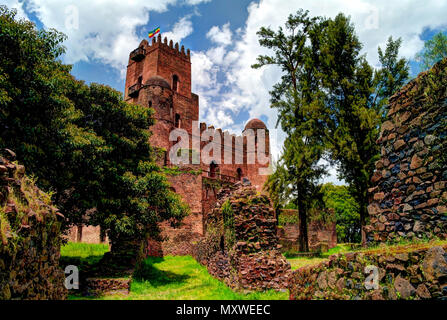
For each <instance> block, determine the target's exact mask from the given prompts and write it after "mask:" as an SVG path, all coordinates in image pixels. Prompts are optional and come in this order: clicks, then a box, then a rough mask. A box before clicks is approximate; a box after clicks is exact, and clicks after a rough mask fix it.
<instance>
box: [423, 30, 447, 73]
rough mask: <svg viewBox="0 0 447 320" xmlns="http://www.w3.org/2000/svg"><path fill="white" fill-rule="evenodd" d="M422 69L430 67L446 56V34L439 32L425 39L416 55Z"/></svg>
mask: <svg viewBox="0 0 447 320" xmlns="http://www.w3.org/2000/svg"><path fill="white" fill-rule="evenodd" d="M416 58H417V59H418V60H419V61H420V62H421V64H422V68H423V69H424V70H426V69H430V68H431V67H432V66H433V65H434V64H435V63H436V62H438V61H441V60H442V59H444V58H447V34H445V33H443V32H439V33H437V34H436V35H434V36H433V38H431V39H430V40H427V41H425V43H424V48H423V49H422V51H421V52H419V53H418V54H417V55H416Z"/></svg>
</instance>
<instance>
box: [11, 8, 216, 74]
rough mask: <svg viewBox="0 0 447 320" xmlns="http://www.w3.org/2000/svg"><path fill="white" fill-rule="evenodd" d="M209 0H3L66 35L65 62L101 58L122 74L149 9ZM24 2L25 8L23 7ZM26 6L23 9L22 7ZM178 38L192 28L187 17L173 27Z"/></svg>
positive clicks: (147, 16)
mask: <svg viewBox="0 0 447 320" xmlns="http://www.w3.org/2000/svg"><path fill="white" fill-rule="evenodd" d="M208 1H209V0H133V1H121V0H109V1H103V0H78V1H76V2H74V1H72V0H28V1H26V2H20V1H19V0H6V5H7V6H8V7H10V8H17V10H18V15H19V16H20V17H26V13H25V12H30V13H33V14H35V15H36V16H37V18H38V19H39V20H40V21H41V22H42V24H43V25H44V26H45V27H46V28H55V29H57V30H59V31H61V32H63V33H65V34H66V35H67V36H68V39H67V40H66V42H65V43H64V45H65V46H66V47H67V53H66V55H65V56H64V61H65V62H66V63H72V64H74V63H76V62H79V61H100V62H101V63H104V64H107V65H109V66H111V67H112V68H114V69H116V70H118V71H120V72H121V75H122V76H124V75H125V69H126V65H127V60H128V55H129V52H130V51H131V50H133V49H135V48H136V47H137V46H138V44H139V42H140V41H141V35H138V34H137V28H138V27H140V26H144V25H146V24H147V23H148V22H149V17H150V15H149V14H150V12H151V11H154V12H164V11H166V10H168V8H169V6H170V5H174V4H179V3H180V4H184V5H197V4H199V3H201V2H208ZM24 5H25V8H24ZM23 9H25V10H23ZM176 27H177V28H182V29H181V30H180V33H179V34H180V36H179V35H176V36H177V37H179V40H181V39H180V38H184V37H186V36H187V35H189V34H190V33H191V32H192V24H191V22H190V21H189V20H188V19H181V20H180V21H179V22H178V24H176V25H175V26H174V29H173V31H178V30H179V29H175V28H176Z"/></svg>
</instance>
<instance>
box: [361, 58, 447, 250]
mask: <svg viewBox="0 0 447 320" xmlns="http://www.w3.org/2000/svg"><path fill="white" fill-rule="evenodd" d="M388 118H389V119H388V121H386V122H385V123H383V125H382V128H381V133H380V138H379V139H378V143H379V144H380V145H381V146H382V149H381V150H382V151H381V159H380V160H378V161H377V162H376V171H375V172H374V175H373V177H372V182H373V183H374V185H375V186H374V187H373V188H371V189H370V190H369V192H370V197H371V202H370V205H369V207H368V212H369V215H370V224H369V225H368V226H366V228H365V232H366V235H367V240H368V241H369V242H378V241H395V240H398V239H401V238H407V239H412V238H422V239H426V238H428V239H431V238H436V237H438V238H443V239H445V238H446V237H447V148H446V145H447V143H446V141H447V139H446V137H447V59H444V60H443V61H441V62H439V63H438V64H436V65H435V66H434V67H433V68H432V69H431V70H429V71H426V72H424V73H421V74H420V75H419V76H418V77H417V78H416V79H414V80H413V81H411V82H410V83H408V84H407V85H406V86H405V87H404V88H403V89H402V90H401V91H400V92H398V93H397V94H395V95H394V96H393V97H391V98H390V105H389V112H388Z"/></svg>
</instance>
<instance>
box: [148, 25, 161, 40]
mask: <svg viewBox="0 0 447 320" xmlns="http://www.w3.org/2000/svg"><path fill="white" fill-rule="evenodd" d="M159 32H160V27H157V28H155V29H154V30H152V31H149V38H152V37H153V36H155V35H156V34H157V33H159Z"/></svg>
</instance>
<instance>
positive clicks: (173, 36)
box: [163, 15, 193, 43]
mask: <svg viewBox="0 0 447 320" xmlns="http://www.w3.org/2000/svg"><path fill="white" fill-rule="evenodd" d="M190 19H191V16H190V15H188V16H185V17H183V18H181V19H180V20H179V21H178V22H177V23H176V24H174V26H173V28H172V31H169V32H165V33H163V37H167V38H168V39H170V40H172V41H173V42H174V43H176V42H179V43H180V41H182V40H183V39H184V38H186V37H187V36H189V35H190V34H191V33H192V32H193V27H192V22H191V20H190Z"/></svg>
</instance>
